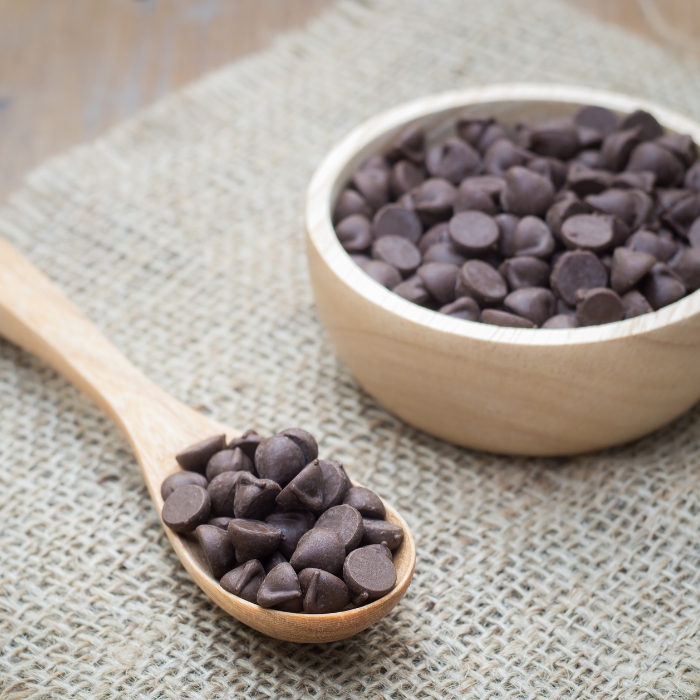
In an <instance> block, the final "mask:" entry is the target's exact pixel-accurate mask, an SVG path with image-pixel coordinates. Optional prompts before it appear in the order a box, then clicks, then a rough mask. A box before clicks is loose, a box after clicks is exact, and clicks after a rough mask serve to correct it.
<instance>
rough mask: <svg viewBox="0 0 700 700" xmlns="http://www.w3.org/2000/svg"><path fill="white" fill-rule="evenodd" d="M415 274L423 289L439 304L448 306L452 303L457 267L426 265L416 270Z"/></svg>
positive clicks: (438, 264)
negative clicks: (421, 282)
mask: <svg viewBox="0 0 700 700" xmlns="http://www.w3.org/2000/svg"><path fill="white" fill-rule="evenodd" d="M417 274H418V276H419V277H420V279H421V280H422V281H423V284H424V286H425V289H427V290H428V292H430V294H431V295H432V296H433V297H435V299H437V300H438V301H439V302H440V304H448V303H450V302H451V301H454V298H455V284H456V283H457V277H458V275H459V267H458V266H457V265H448V264H446V263H427V264H425V265H421V266H420V267H419V268H418V271H417Z"/></svg>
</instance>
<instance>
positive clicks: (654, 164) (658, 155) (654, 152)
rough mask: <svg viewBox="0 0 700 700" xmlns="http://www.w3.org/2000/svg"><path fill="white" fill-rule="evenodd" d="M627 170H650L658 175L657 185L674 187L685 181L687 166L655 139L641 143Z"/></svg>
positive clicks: (633, 154)
mask: <svg viewBox="0 0 700 700" xmlns="http://www.w3.org/2000/svg"><path fill="white" fill-rule="evenodd" d="M627 170H628V171H630V172H633V173H634V172H640V171H644V170H648V171H649V172H652V173H654V174H655V175H656V185H657V187H672V186H674V185H678V184H680V183H682V182H683V176H684V175H685V168H684V167H683V163H681V162H680V161H679V160H678V158H676V156H674V155H673V154H672V153H671V152H670V151H668V150H667V149H665V148H664V147H663V146H660V145H659V144H658V143H654V142H653V141H644V142H643V143H640V144H639V145H638V146H637V147H636V148H635V149H634V150H633V151H632V155H631V156H630V159H629V163H628V164H627Z"/></svg>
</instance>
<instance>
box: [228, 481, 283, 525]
mask: <svg viewBox="0 0 700 700" xmlns="http://www.w3.org/2000/svg"><path fill="white" fill-rule="evenodd" d="M280 491H281V487H280V485H279V484H278V483H277V482H276V481H272V479H255V478H251V479H243V480H239V482H238V484H237V486H236V493H235V496H234V499H233V514H234V515H235V516H236V518H254V519H256V518H264V517H265V516H266V515H269V514H270V513H271V512H272V510H273V509H274V507H275V498H277V497H278V496H279V494H280Z"/></svg>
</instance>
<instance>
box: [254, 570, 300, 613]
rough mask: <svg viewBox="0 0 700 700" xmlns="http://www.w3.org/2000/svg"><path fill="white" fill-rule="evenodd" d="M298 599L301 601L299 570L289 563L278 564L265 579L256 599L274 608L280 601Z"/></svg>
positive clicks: (259, 602)
mask: <svg viewBox="0 0 700 700" xmlns="http://www.w3.org/2000/svg"><path fill="white" fill-rule="evenodd" d="M295 599H298V600H299V601H301V586H300V585H299V577H298V576H297V572H296V571H294V568H293V567H292V565H291V564H289V563H283V564H278V565H277V566H276V567H275V568H274V569H272V570H271V571H270V573H268V574H267V576H265V578H264V579H263V582H262V584H261V585H260V588H259V589H258V595H257V596H256V601H257V603H258V605H260V606H261V607H263V608H274V607H277V606H278V605H280V603H286V602H288V601H290V600H295Z"/></svg>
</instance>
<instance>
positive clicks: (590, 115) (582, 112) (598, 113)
mask: <svg viewBox="0 0 700 700" xmlns="http://www.w3.org/2000/svg"><path fill="white" fill-rule="evenodd" d="M574 123H576V124H578V125H579V126H585V127H588V128H589V129H595V130H596V131H599V132H600V133H601V134H603V136H607V135H608V134H611V133H612V132H613V131H615V129H616V128H617V117H616V116H615V113H614V112H612V111H610V110H609V109H606V108H605V107H598V106H596V105H585V106H584V107H581V108H580V109H579V110H578V111H577V112H576V114H575V115H574Z"/></svg>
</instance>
